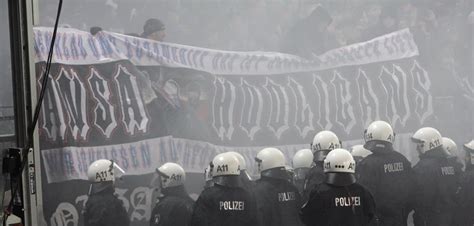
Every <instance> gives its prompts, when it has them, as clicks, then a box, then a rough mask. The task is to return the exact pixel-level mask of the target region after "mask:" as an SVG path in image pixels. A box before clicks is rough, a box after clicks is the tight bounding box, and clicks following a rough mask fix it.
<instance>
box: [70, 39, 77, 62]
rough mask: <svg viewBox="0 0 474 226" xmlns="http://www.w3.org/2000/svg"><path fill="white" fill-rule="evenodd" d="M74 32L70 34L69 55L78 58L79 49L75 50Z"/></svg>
mask: <svg viewBox="0 0 474 226" xmlns="http://www.w3.org/2000/svg"><path fill="white" fill-rule="evenodd" d="M76 45H77V42H76V34H72V37H71V43H70V45H69V48H70V49H71V57H72V59H74V60H77V59H79V51H78V50H77V46H76Z"/></svg>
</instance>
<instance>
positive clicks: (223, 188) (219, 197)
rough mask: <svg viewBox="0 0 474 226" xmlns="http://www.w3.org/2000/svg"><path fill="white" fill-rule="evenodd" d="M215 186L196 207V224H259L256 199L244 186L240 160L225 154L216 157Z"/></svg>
mask: <svg viewBox="0 0 474 226" xmlns="http://www.w3.org/2000/svg"><path fill="white" fill-rule="evenodd" d="M211 168H212V176H213V180H214V185H213V186H212V187H208V188H206V189H205V190H204V191H203V192H202V193H201V195H200V196H199V198H198V200H197V201H196V204H195V206H194V212H193V216H192V220H191V225H192V226H223V225H225V226H243V225H244V226H257V225H258V224H257V217H256V207H255V199H254V197H253V195H252V193H250V192H249V191H247V190H245V189H244V188H242V183H241V180H240V178H239V175H240V165H239V160H238V159H237V158H236V157H235V155H234V154H232V153H222V154H219V155H217V156H216V157H214V159H213V160H212V165H211Z"/></svg>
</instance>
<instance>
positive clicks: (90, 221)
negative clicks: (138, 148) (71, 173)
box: [83, 159, 130, 226]
mask: <svg viewBox="0 0 474 226" xmlns="http://www.w3.org/2000/svg"><path fill="white" fill-rule="evenodd" d="M123 173H124V171H123V170H122V169H121V168H120V167H119V166H117V164H115V163H114V162H113V161H110V160H106V159H100V160H97V161H95V162H93V163H92V164H91V165H90V166H89V169H88V170H87V175H88V178H89V181H90V182H91V185H90V188H89V194H88V196H89V197H88V200H87V203H86V204H85V208H84V212H83V216H84V226H129V225H130V219H129V218H128V214H127V210H126V209H125V207H124V205H123V203H122V201H120V200H119V199H118V198H117V197H116V196H115V195H114V191H115V186H114V184H115V177H118V176H119V175H120V174H123Z"/></svg>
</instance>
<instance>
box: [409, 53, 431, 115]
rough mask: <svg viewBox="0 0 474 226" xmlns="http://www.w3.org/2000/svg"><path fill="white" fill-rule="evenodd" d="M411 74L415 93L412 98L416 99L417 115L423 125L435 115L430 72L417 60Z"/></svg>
mask: <svg viewBox="0 0 474 226" xmlns="http://www.w3.org/2000/svg"><path fill="white" fill-rule="evenodd" d="M410 74H411V76H412V79H413V83H412V85H413V86H412V87H411V88H412V90H413V91H415V94H414V96H413V97H412V98H413V99H415V113H416V115H417V116H418V119H419V121H420V124H423V123H424V122H425V120H426V119H427V118H428V117H429V116H431V115H433V97H432V96H431V93H430V88H431V81H430V79H429V76H428V72H426V70H425V69H424V68H422V67H421V66H420V65H419V64H418V62H417V61H416V60H415V61H414V63H413V67H412V68H411V70H410Z"/></svg>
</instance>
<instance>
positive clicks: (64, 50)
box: [61, 34, 71, 60]
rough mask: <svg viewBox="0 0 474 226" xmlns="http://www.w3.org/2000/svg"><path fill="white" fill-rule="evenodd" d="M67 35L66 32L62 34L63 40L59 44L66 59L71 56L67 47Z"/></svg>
mask: <svg viewBox="0 0 474 226" xmlns="http://www.w3.org/2000/svg"><path fill="white" fill-rule="evenodd" d="M68 37H69V35H67V34H65V35H63V42H62V45H61V51H63V54H64V57H65V58H66V60H69V57H71V55H70V53H69V49H68V47H67V38H68Z"/></svg>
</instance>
